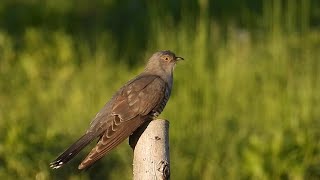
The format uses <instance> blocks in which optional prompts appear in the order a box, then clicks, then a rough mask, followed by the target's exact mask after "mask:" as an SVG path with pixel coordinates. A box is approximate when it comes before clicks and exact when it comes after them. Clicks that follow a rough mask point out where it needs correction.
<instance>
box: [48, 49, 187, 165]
mask: <svg viewBox="0 0 320 180" xmlns="http://www.w3.org/2000/svg"><path fill="white" fill-rule="evenodd" d="M180 59H183V58H181V57H177V56H176V55H175V54H174V53H172V52H171V51H159V52H156V53H154V54H153V55H152V57H151V58H150V59H149V61H148V63H147V65H146V67H145V70H144V71H143V72H142V73H141V74H139V75H138V76H137V77H135V78H134V79H132V80H130V81H129V82H127V83H126V84H125V85H124V86H123V87H122V88H120V89H119V90H118V91H117V92H116V93H115V95H114V96H113V97H112V98H111V100H110V101H109V102H107V103H106V105H105V106H104V107H103V108H102V109H101V110H100V111H99V113H98V114H97V115H96V116H95V118H94V119H93V120H92V122H91V123H90V127H89V128H88V130H87V132H86V133H85V134H84V135H83V136H82V137H81V138H80V139H79V140H77V141H76V142H75V143H74V144H72V145H71V146H70V147H69V148H68V149H67V150H65V151H64V152H63V153H62V154H61V155H60V156H58V157H57V158H56V160H54V161H53V162H52V163H50V167H51V168H54V169H56V168H60V167H61V166H63V165H64V164H65V163H67V162H68V161H70V160H71V159H72V158H73V157H74V156H75V155H77V154H78V153H79V152H80V151H81V150H82V149H83V148H84V147H85V146H87V145H88V144H89V143H90V142H91V141H92V140H94V139H96V138H100V139H99V141H98V143H97V145H96V146H95V147H94V148H93V149H92V150H91V152H90V153H89V155H88V156H87V157H86V158H85V159H84V160H83V161H82V163H81V164H80V165H79V167H78V168H79V169H85V168H87V167H89V166H91V165H92V164H93V163H94V162H96V161H97V160H99V159H100V158H102V157H103V156H104V155H106V154H107V153H109V152H110V151H111V150H112V149H113V148H114V147H116V146H117V145H119V144H120V143H121V142H122V141H124V140H125V139H126V138H128V137H129V136H130V135H131V134H132V133H133V132H134V131H135V130H136V129H137V128H138V127H140V126H141V125H142V124H144V123H145V122H148V121H151V120H153V119H154V118H156V117H157V116H158V115H159V114H160V113H161V112H162V111H163V109H164V107H165V105H166V103H167V101H168V100H169V97H170V94H171V89H172V83H173V70H174V67H175V65H176V62H177V61H178V60H180Z"/></svg>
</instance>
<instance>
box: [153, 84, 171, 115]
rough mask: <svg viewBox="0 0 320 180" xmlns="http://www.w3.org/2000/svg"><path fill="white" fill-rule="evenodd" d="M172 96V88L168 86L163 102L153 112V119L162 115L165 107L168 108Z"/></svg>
mask: <svg viewBox="0 0 320 180" xmlns="http://www.w3.org/2000/svg"><path fill="white" fill-rule="evenodd" d="M170 94H171V88H169V87H168V86H167V87H166V91H165V94H164V97H163V100H162V102H161V103H160V104H159V105H158V106H156V107H155V108H154V110H152V113H151V115H152V118H153V119H156V118H157V117H158V116H159V115H160V113H161V112H162V111H163V109H164V107H165V106H166V104H167V102H168V100H169V98H170Z"/></svg>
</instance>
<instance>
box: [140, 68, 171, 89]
mask: <svg viewBox="0 0 320 180" xmlns="http://www.w3.org/2000/svg"><path fill="white" fill-rule="evenodd" d="M143 74H150V75H156V76H159V77H161V79H162V80H164V82H166V83H168V85H169V86H170V87H172V81H173V70H171V71H170V72H165V73H164V72H162V71H154V70H153V71H148V69H145V71H144V72H143Z"/></svg>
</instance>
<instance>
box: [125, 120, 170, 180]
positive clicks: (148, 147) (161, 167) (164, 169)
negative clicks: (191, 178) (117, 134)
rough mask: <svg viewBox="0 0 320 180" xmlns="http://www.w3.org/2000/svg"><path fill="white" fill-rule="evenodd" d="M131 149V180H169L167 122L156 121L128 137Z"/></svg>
mask: <svg viewBox="0 0 320 180" xmlns="http://www.w3.org/2000/svg"><path fill="white" fill-rule="evenodd" d="M129 144H130V146H131V147H132V148H133V154H134V157H133V179H134V180H153V179H157V180H158V179H163V180H168V179H169V178H170V156H169V121H167V120H163V119H156V120H153V121H151V122H150V123H147V124H145V125H144V126H143V127H141V128H139V129H138V130H137V131H136V132H135V133H134V134H133V135H132V136H130V139H129Z"/></svg>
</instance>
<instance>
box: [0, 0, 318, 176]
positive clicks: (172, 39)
mask: <svg viewBox="0 0 320 180" xmlns="http://www.w3.org/2000/svg"><path fill="white" fill-rule="evenodd" d="M319 12H320V2H319V1H316V0H290V1H289V0H282V1H279V0H272V1H270V0H260V1H254V0H228V1H207V0H198V1H191V0H185V1H169V0H166V1H161V2H159V1H154V0H151V1H135V0H121V1H113V0H104V1H103V0H99V1H94V2H91V1H86V0H81V1H75V0H69V1H62V0H46V1H43V0H42V1H40V0H30V1H20V0H2V1H1V2H0V102H1V103H0V179H39V180H41V179H61V178H62V179H120V178H121V179H131V178H132V172H131V171H132V168H131V165H132V152H131V149H130V148H129V146H128V145H127V143H123V144H122V145H121V146H120V147H118V148H117V149H116V150H115V151H113V152H112V153H110V154H109V155H108V156H106V157H105V158H103V159H102V160H100V161H99V162H98V163H97V164H96V165H95V166H94V167H92V168H91V169H89V170H87V171H84V172H80V171H78V170H77V169H76V168H77V165H78V164H79V163H80V161H81V160H82V158H84V156H85V154H86V153H88V151H89V149H90V148H91V147H92V146H93V144H94V143H93V144H92V145H91V147H89V148H87V149H85V150H83V151H82V153H80V155H78V156H77V157H76V158H75V160H73V161H71V162H70V163H69V164H68V165H66V166H65V167H63V168H61V169H59V170H51V169H50V168H49V166H48V164H49V162H51V161H52V160H53V159H54V158H55V157H56V156H57V155H58V154H59V153H60V152H62V151H63V150H64V149H65V148H66V147H67V146H68V145H70V144H71V143H72V142H73V141H75V140H76V139H77V138H78V137H80V135H81V134H82V133H83V132H85V130H86V127H87V126H88V124H89V122H90V120H91V119H92V118H93V117H94V116H95V113H96V112H97V111H98V110H99V109H100V108H101V107H102V106H103V105H104V103H105V102H106V101H107V100H108V99H109V98H110V97H111V96H112V93H114V92H115V91H116V90H117V89H118V88H119V87H120V86H121V85H122V84H124V83H125V82H126V81H127V80H129V79H130V78H132V77H134V76H135V75H136V74H137V73H139V72H140V71H141V70H142V69H143V66H144V63H145V61H146V59H147V58H148V57H149V56H150V55H151V54H152V53H153V52H155V51H157V50H159V49H170V50H173V51H174V52H176V53H177V54H178V55H180V56H182V57H184V58H185V59H186V61H185V62H182V63H180V64H178V66H177V68H176V71H175V82H174V83H175V84H174V89H173V92H172V97H171V99H170V101H169V103H168V105H167V107H166V108H165V110H164V113H163V114H162V115H161V117H163V118H166V119H169V120H170V122H171V124H170V145H171V149H170V151H171V172H172V178H173V179H319V178H320V173H319V172H320V143H319V142H320V131H319V129H320V93H319V92H320V30H319V25H320V24H319V22H320V14H319Z"/></svg>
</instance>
